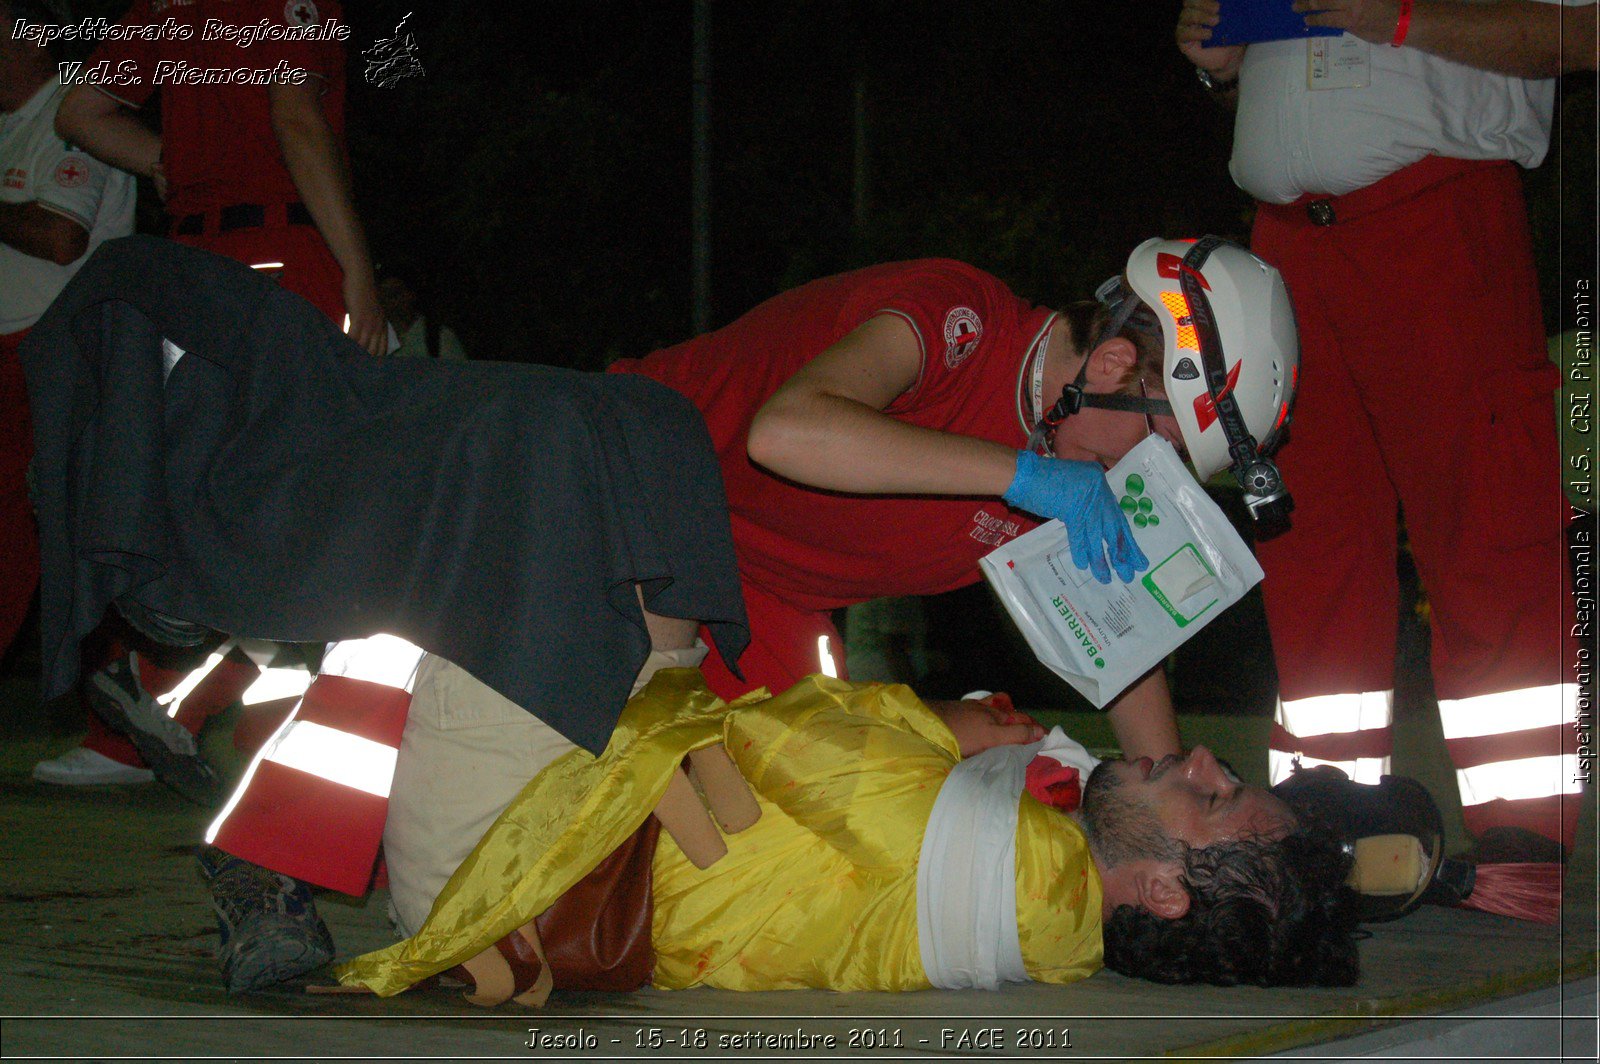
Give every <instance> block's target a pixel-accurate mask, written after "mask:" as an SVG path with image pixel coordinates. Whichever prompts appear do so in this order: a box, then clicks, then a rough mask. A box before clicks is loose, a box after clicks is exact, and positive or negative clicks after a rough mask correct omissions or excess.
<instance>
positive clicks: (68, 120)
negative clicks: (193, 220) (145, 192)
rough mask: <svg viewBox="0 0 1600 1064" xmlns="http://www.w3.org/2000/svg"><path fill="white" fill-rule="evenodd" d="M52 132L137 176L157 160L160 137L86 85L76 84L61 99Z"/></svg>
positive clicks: (147, 171) (144, 174) (145, 174)
mask: <svg viewBox="0 0 1600 1064" xmlns="http://www.w3.org/2000/svg"><path fill="white" fill-rule="evenodd" d="M56 134H57V135H58V136H60V137H61V139H62V140H64V141H66V142H67V143H69V144H76V145H78V146H79V147H81V148H83V149H84V150H85V151H87V152H88V153H89V154H90V155H93V156H94V157H95V158H96V159H99V160H101V161H102V162H107V163H110V164H111V165H112V166H115V167H116V168H117V169H119V170H126V171H127V172H128V173H130V174H138V175H139V176H141V177H150V176H152V175H153V173H154V171H155V167H156V164H157V163H158V162H160V161H161V138H160V137H158V136H157V135H156V134H155V133H153V132H151V131H150V129H149V128H148V127H146V126H145V125H144V123H142V122H140V121H139V119H138V118H137V117H136V116H135V115H134V114H133V112H131V111H128V110H125V109H124V108H123V107H122V105H121V104H119V103H117V102H116V101H115V100H113V99H111V98H110V97H109V96H106V95H105V94H104V93H102V92H100V91H99V90H97V89H95V88H93V87H91V86H88V85H79V86H78V87H76V88H74V89H73V90H72V91H71V92H69V93H67V96H66V98H65V99H64V100H62V101H61V108H60V110H58V111H57V112H56Z"/></svg>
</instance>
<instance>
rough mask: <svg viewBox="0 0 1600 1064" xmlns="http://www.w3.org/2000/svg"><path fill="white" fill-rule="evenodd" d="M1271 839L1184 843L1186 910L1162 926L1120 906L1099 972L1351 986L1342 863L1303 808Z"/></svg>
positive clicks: (1351, 918)
mask: <svg viewBox="0 0 1600 1064" xmlns="http://www.w3.org/2000/svg"><path fill="white" fill-rule="evenodd" d="M1295 814H1296V819H1297V821H1298V824H1297V826H1296V828H1295V829H1294V831H1292V832H1291V833H1290V834H1288V835H1286V836H1284V837H1282V838H1280V839H1277V840H1273V841H1269V840H1266V839H1260V838H1246V839H1237V840H1233V841H1229V842H1220V843H1215V844H1213V845H1211V846H1207V847H1206V848H1204V849H1194V848H1192V847H1186V848H1185V852H1184V854H1183V858H1182V860H1183V882H1184V886H1185V887H1186V888H1187V890H1188V891H1189V899H1190V904H1189V911H1188V912H1187V913H1185V914H1184V915H1183V916H1182V917H1180V918H1178V919H1176V920H1166V919H1163V918H1161V917H1159V916H1156V915H1155V914H1154V913H1151V912H1149V911H1148V910H1145V909H1142V908H1137V907H1135V906H1132V905H1121V906H1118V907H1117V909H1116V911H1115V912H1113V913H1112V914H1111V917H1110V919H1109V920H1107V921H1106V925H1105V960H1106V966H1107V967H1108V968H1111V969H1112V970H1113V971H1117V972H1121V973H1122V974H1123V975H1132V976H1138V977H1139V978H1141V979H1151V980H1154V981H1155V982H1158V983H1215V984H1217V985H1218V986H1235V985H1237V984H1239V983H1251V984H1254V985H1256V986H1350V985H1352V984H1354V983H1355V981H1356V976H1357V974H1358V971H1359V959H1358V957H1357V953H1356V944H1355V933H1356V909H1355V898H1354V895H1353V894H1352V893H1351V892H1350V891H1349V890H1348V888H1346V887H1345V886H1344V881H1345V877H1346V876H1347V875H1348V874H1349V871H1350V857H1349V855H1348V854H1346V853H1345V851H1344V850H1343V848H1342V847H1341V846H1340V844H1339V842H1338V840H1337V838H1336V837H1335V835H1334V834H1333V833H1332V832H1331V831H1330V830H1328V829H1327V828H1326V827H1325V826H1324V825H1323V824H1321V823H1320V822H1319V821H1316V820H1315V819H1314V818H1313V817H1312V816H1311V815H1310V814H1309V813H1308V812H1306V811H1305V810H1303V809H1299V808H1296V809H1295Z"/></svg>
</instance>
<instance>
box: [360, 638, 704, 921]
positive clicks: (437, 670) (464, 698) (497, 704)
mask: <svg viewBox="0 0 1600 1064" xmlns="http://www.w3.org/2000/svg"><path fill="white" fill-rule="evenodd" d="M706 653H707V648H706V645H705V644H704V643H703V642H699V641H698V640H697V641H696V643H695V645H694V646H693V647H690V648H687V649H684V650H652V651H651V652H650V657H649V658H648V659H646V660H645V663H644V667H643V668H642V669H640V670H639V675H638V676H637V677H636V678H635V679H634V683H633V692H634V693H635V694H637V693H638V691H639V690H640V689H641V688H643V687H644V685H645V684H646V683H648V682H649V680H650V677H652V676H654V675H655V674H656V673H657V672H658V671H659V670H661V669H667V668H675V667H682V668H691V669H692V668H695V667H697V666H698V665H699V664H700V662H702V661H703V660H705V656H706ZM571 749H573V744H572V743H570V742H568V741H567V740H566V739H565V738H563V737H562V736H561V734H560V733H559V732H557V731H556V730H555V729H554V728H552V727H550V726H549V725H548V724H546V723H544V721H542V720H540V719H539V718H538V717H535V716H534V715H533V714H532V713H529V712H528V711H527V710H525V709H523V708H522V707H520V706H518V705H517V704H516V703H514V702H511V701H509V700H508V699H506V698H504V697H502V696H501V695H500V694H499V693H498V692H496V691H494V690H492V689H491V688H489V687H488V686H487V685H485V684H484V683H482V682H481V681H479V680H478V679H477V678H476V677H474V676H473V675H472V674H471V673H469V672H467V670H465V669H463V668H461V667H460V666H458V665H455V664H453V663H451V662H449V661H446V660H445V659H444V658H441V657H438V656H436V655H433V654H429V655H428V656H427V657H425V658H423V659H422V664H421V666H419V667H418V669H417V678H416V685H415V688H414V689H413V691H412V694H411V711H410V713H409V715H408V716H407V718H406V727H405V733H404V735H403V736H402V737H401V740H400V753H399V757H398V760H397V761H396V763H395V769H394V783H393V786H392V788H391V790H390V796H389V815H388V819H387V821H386V822H385V823H384V828H383V852H384V860H385V862H386V863H387V865H388V868H389V894H390V898H391V899H392V901H393V903H394V909H395V913H396V916H397V919H398V921H399V924H400V930H401V932H402V933H403V934H405V935H413V934H415V933H416V931H417V929H418V928H419V927H421V926H422V922H423V921H424V920H425V919H426V918H427V916H428V911H429V910H430V909H431V908H432V907H433V900H434V899H435V898H437V897H438V896H439V891H441V890H442V889H444V885H445V883H446V882H448V881H449V879H450V876H451V875H453V874H454V873H455V870H456V868H457V866H459V865H460V864H461V862H462V861H463V860H465V859H466V856H467V855H468V854H469V853H471V852H472V848H473V847H474V846H476V845H477V844H478V840H479V839H480V838H482V837H483V833H484V832H485V831H486V830H488V828H489V825H490V824H492V823H494V820H495V818H496V817H498V816H499V815H500V813H501V811H502V810H504V809H505V807H506V806H507V805H509V804H511V799H513V798H515V797H516V796H517V793H518V792H519V791H521V790H522V787H523V785H524V784H526V783H527V782H528V781H529V780H530V779H532V778H533V777H534V776H536V775H538V773H539V771H540V770H541V769H543V768H544V767H545V766H546V765H548V764H550V762H552V761H554V760H555V759H556V758H558V757H560V756H561V755H562V754H564V753H566V752H567V751H568V750H571Z"/></svg>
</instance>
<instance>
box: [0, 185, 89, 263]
mask: <svg viewBox="0 0 1600 1064" xmlns="http://www.w3.org/2000/svg"><path fill="white" fill-rule="evenodd" d="M0 242H4V243H6V244H9V245H10V246H11V247H14V248H16V249H17V250H18V251H20V252H22V253H23V254H24V255H31V256H33V257H34V258H36V259H44V260H45V261H46V262H53V263H55V264H56V265H58V266H65V265H67V264H68V263H71V262H76V261H77V260H78V259H80V258H82V257H83V253H84V252H85V251H87V250H88V248H89V233H88V232H87V231H86V230H85V229H84V228H83V226H81V225H79V224H78V223H77V222H75V221H73V220H72V219H71V218H68V217H67V216H66V215H64V214H58V213H56V212H55V211H52V210H50V209H49V208H47V207H41V206H39V204H38V202H37V201H34V200H29V201H28V202H27V203H0Z"/></svg>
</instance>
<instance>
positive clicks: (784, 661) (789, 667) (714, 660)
mask: <svg viewBox="0 0 1600 1064" xmlns="http://www.w3.org/2000/svg"><path fill="white" fill-rule="evenodd" d="M739 585H740V590H741V591H743V593H744V608H745V614H746V616H748V617H749V619H750V645H749V646H748V647H746V648H745V651H744V653H743V654H741V655H739V671H740V672H742V673H744V679H743V680H740V679H739V678H738V677H736V676H734V675H733V673H732V672H731V671H730V670H729V669H728V666H727V665H726V664H725V663H724V662H723V660H722V653H721V650H720V649H719V648H718V647H717V644H716V643H715V642H713V641H712V640H711V638H710V637H709V635H708V634H707V633H706V632H705V631H704V630H703V629H702V630H701V632H700V638H701V639H702V640H704V641H705V643H706V645H707V646H709V647H711V648H712V650H711V653H710V654H708V655H706V660H705V661H704V662H702V663H701V665H700V672H701V674H702V675H704V676H705V678H706V686H707V687H709V688H710V689H711V692H712V694H715V695H716V696H717V697H718V698H721V699H723V700H724V701H732V700H733V699H735V698H738V697H739V696H740V695H742V694H744V693H745V692H746V691H750V690H753V689H754V688H757V687H765V688H767V689H768V690H770V691H771V692H772V693H773V694H775V695H776V694H781V693H783V692H784V691H787V690H788V689H789V688H790V687H791V686H792V685H793V684H794V683H795V681H797V680H800V679H802V678H804V677H806V676H814V675H816V674H817V673H819V672H820V673H823V674H825V675H828V676H838V677H841V678H845V679H848V677H847V676H846V675H845V668H844V658H845V653H844V640H843V639H842V638H840V636H839V630H838V629H837V628H836V627H835V626H834V623H833V618H832V617H830V616H829V615H828V614H826V613H818V612H816V611H814V610H806V609H801V608H800V607H798V606H792V605H790V604H789V603H787V602H784V601H783V600H782V599H780V598H778V597H777V596H776V595H774V594H773V593H772V592H770V591H767V590H764V589H762V588H760V587H757V586H756V585H754V584H751V583H750V582H749V581H748V580H741V581H740V582H739ZM824 654H826V656H824Z"/></svg>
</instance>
